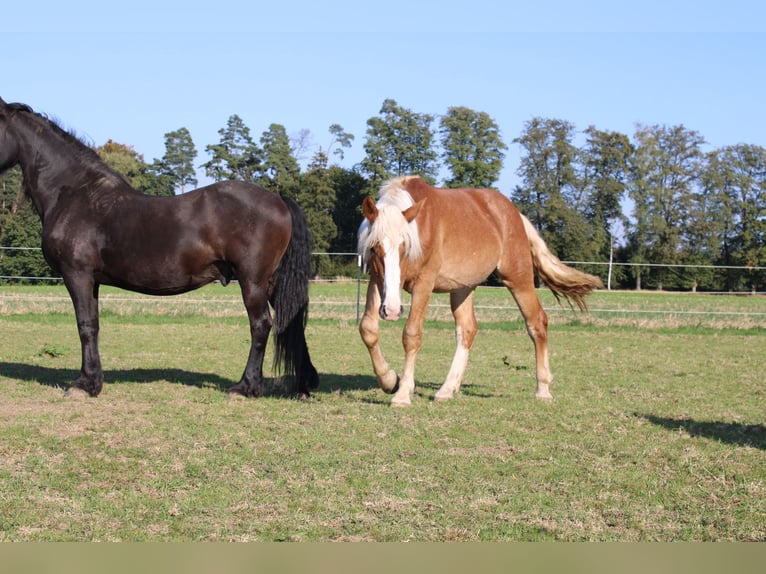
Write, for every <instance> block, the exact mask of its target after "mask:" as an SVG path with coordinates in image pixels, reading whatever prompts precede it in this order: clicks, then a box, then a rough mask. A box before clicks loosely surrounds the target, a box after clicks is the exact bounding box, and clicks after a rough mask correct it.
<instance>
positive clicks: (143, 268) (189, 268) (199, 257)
mask: <svg viewBox="0 0 766 574" xmlns="http://www.w3.org/2000/svg"><path fill="white" fill-rule="evenodd" d="M114 255H115V256H114V257H110V254H108V253H106V254H105V257H104V265H103V267H102V268H101V270H100V271H99V273H98V274H97V280H98V281H99V282H100V283H103V284H105V285H113V286H115V287H120V288H122V289H127V290H129V291H136V292H139V293H147V294H150V295H177V294H179V293H185V292H187V291H192V290H194V289H198V288H199V287H202V286H203V285H206V284H208V283H211V282H213V281H215V280H222V279H224V278H223V276H222V273H221V271H220V270H219V269H218V268H217V267H216V266H215V265H214V264H213V262H212V261H211V260H210V257H208V256H206V255H204V254H200V253H193V252H188V251H185V252H184V251H182V252H179V253H162V252H161V251H153V252H152V253H148V254H141V253H138V252H135V253H132V254H123V255H118V254H114ZM229 278H230V277H229Z"/></svg>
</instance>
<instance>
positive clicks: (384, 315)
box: [379, 305, 388, 319]
mask: <svg viewBox="0 0 766 574" xmlns="http://www.w3.org/2000/svg"><path fill="white" fill-rule="evenodd" d="M379 315H380V316H381V317H382V318H383V319H385V318H386V317H387V316H388V313H386V306H385V305H381V306H380V312H379Z"/></svg>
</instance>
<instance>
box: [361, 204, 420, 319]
mask: <svg viewBox="0 0 766 574" xmlns="http://www.w3.org/2000/svg"><path fill="white" fill-rule="evenodd" d="M424 203H425V199H423V200H421V201H419V202H418V203H416V204H414V205H412V206H410V207H408V208H407V209H405V210H403V211H402V210H400V209H399V208H398V207H396V206H394V205H382V206H380V207H379V206H378V205H376V204H375V202H374V201H373V200H372V199H371V198H370V197H366V198H365V200H364V202H363V203H362V213H363V214H364V217H365V222H364V223H363V226H364V224H365V223H366V229H365V230H364V231H363V232H362V233H361V234H360V245H361V252H362V254H363V257H364V258H365V261H366V262H367V264H368V267H369V269H370V276H371V277H372V278H373V279H374V280H375V281H376V283H377V285H378V290H379V292H380V298H381V303H380V309H379V310H378V313H379V315H380V317H381V318H382V319H385V320H386V321H396V320H397V319H398V318H399V317H400V316H401V314H402V312H403V307H402V300H401V288H402V276H403V273H402V272H403V270H404V267H405V266H406V265H407V262H408V261H409V260H410V259H416V258H418V257H419V256H420V253H421V251H420V240H419V238H418V234H417V228H416V227H415V226H413V225H411V224H412V223H413V222H414V221H415V218H416V217H417V216H418V214H419V213H420V210H421V208H422V207H423V204H424Z"/></svg>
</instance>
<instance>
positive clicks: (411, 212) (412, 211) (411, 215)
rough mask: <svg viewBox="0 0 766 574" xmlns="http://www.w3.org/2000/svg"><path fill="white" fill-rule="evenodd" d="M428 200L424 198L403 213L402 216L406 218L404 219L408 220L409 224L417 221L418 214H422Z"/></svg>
mask: <svg viewBox="0 0 766 574" xmlns="http://www.w3.org/2000/svg"><path fill="white" fill-rule="evenodd" d="M425 202H426V198H425V197H424V198H423V199H421V200H420V201H418V202H417V203H416V204H415V205H413V206H411V207H408V208H407V209H405V210H404V211H402V215H403V216H404V219H406V220H407V223H411V222H412V220H413V219H415V218H416V217H417V216H418V213H420V209H421V208H422V207H423V204H425Z"/></svg>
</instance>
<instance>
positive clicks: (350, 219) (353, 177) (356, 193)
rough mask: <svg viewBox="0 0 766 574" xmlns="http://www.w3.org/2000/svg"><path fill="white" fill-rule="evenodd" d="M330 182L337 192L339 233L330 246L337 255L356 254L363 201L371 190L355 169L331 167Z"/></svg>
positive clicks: (336, 224)
mask: <svg viewBox="0 0 766 574" xmlns="http://www.w3.org/2000/svg"><path fill="white" fill-rule="evenodd" d="M329 172H330V180H331V181H332V187H333V189H334V190H335V209H334V210H333V220H334V221H335V227H336V228H337V233H336V236H335V239H334V240H333V242H332V243H331V245H330V249H331V250H332V251H333V252H336V253H356V239H357V232H358V231H359V225H360V224H361V223H362V210H361V206H362V201H364V198H365V196H366V195H367V190H368V189H369V183H368V181H367V180H366V179H365V178H364V176H363V175H362V174H361V173H359V172H358V171H357V170H355V169H351V170H348V169H344V168H342V167H338V166H332V167H330V170H329Z"/></svg>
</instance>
